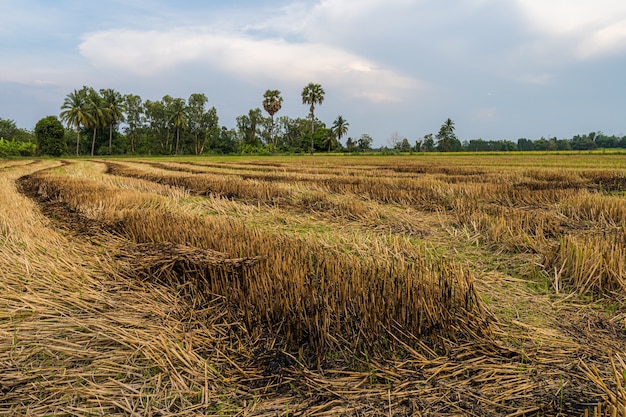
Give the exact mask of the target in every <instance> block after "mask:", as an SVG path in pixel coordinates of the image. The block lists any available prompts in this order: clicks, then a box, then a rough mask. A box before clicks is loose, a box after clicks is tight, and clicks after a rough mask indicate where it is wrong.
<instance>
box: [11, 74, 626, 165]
mask: <svg viewBox="0 0 626 417" xmlns="http://www.w3.org/2000/svg"><path fill="white" fill-rule="evenodd" d="M324 95H325V91H324V89H323V88H322V86H321V85H319V84H314V83H309V84H308V85H307V86H306V87H304V88H303V90H302V104H303V105H306V106H309V112H308V114H307V115H306V117H296V118H291V117H289V116H286V115H283V116H278V115H277V113H278V112H279V110H280V109H281V107H282V104H283V98H282V97H281V92H280V91H279V90H267V91H266V92H265V94H264V95H263V97H259V104H260V107H256V108H253V109H250V110H249V111H248V112H247V113H245V114H242V115H240V116H237V118H236V120H235V122H236V127H235V128H229V127H226V126H223V125H220V121H219V117H218V112H217V109H216V108H215V107H213V106H210V105H209V99H208V97H207V96H206V95H205V94H202V93H193V94H191V95H190V96H189V98H187V99H184V98H181V97H172V96H169V95H165V96H163V98H162V99H161V100H154V101H152V100H145V101H144V100H143V99H142V98H141V97H140V96H138V95H135V94H125V95H124V94H122V93H120V92H118V91H115V90H113V89H110V88H109V89H101V90H99V91H96V90H95V89H93V88H92V87H88V86H83V87H82V88H81V89H79V90H74V91H73V92H71V93H69V94H68V95H67V96H66V97H65V100H64V101H63V103H62V105H61V107H60V109H61V112H60V115H59V117H60V120H61V121H62V122H64V124H65V126H66V132H65V139H64V141H65V146H64V147H63V150H64V151H63V152H64V153H66V154H67V153H69V154H75V155H92V156H93V155H181V154H186V155H202V154H274V153H276V152H278V153H292V154H298V153H305V152H311V153H314V152H348V153H358V152H372V151H379V152H383V153H408V152H419V153H421V152H514V151H570V150H574V151H587V150H594V149H615V148H621V149H626V136H615V135H611V136H608V135H605V134H603V133H602V132H590V133H586V134H579V135H575V136H574V137H572V138H563V139H558V138H557V137H549V138H545V137H541V138H539V139H534V140H533V139H527V138H519V139H517V141H512V140H508V139H502V140H483V139H480V138H479V139H471V140H464V141H461V140H459V139H458V138H457V136H456V134H455V132H454V131H455V124H454V121H453V120H452V119H450V118H448V119H447V120H446V121H444V123H443V124H442V126H441V128H440V129H439V131H438V133H437V134H433V133H428V134H424V135H422V136H420V137H419V138H418V139H412V140H409V139H408V138H406V137H403V136H401V135H400V134H398V133H397V132H395V133H392V134H391V136H390V137H389V138H378V139H385V142H386V145H383V146H381V147H379V148H377V149H373V147H372V145H373V143H374V138H372V137H371V136H370V135H369V134H367V133H362V134H360V135H359V136H353V135H348V133H349V126H350V123H349V122H348V120H346V119H345V118H344V117H343V116H342V115H338V116H337V117H336V119H335V120H334V122H333V123H332V125H331V126H327V125H326V123H325V122H323V121H321V120H319V119H318V118H316V117H315V107H316V106H319V105H322V103H323V102H324ZM261 107H262V108H263V110H265V113H264V112H263V110H262V109H261ZM265 114H267V116H265ZM0 138H2V139H4V141H2V142H0V156H5V157H6V156H18V155H26V156H29V155H34V154H35V152H39V153H40V154H49V152H47V151H45V150H42V149H39V150H38V151H37V148H36V147H35V146H34V143H35V138H34V135H33V134H32V133H31V132H29V131H27V130H24V129H19V128H17V127H16V126H15V122H13V121H12V120H4V119H2V118H0ZM24 143H27V144H26V145H24ZM55 149H56V148H55ZM57 150H58V149H57Z"/></svg>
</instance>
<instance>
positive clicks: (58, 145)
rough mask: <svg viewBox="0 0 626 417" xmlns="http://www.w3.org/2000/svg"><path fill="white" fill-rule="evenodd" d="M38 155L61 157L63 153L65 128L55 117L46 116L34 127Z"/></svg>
mask: <svg viewBox="0 0 626 417" xmlns="http://www.w3.org/2000/svg"><path fill="white" fill-rule="evenodd" d="M35 137H36V138H37V146H38V149H39V154H40V155H50V156H55V157H58V156H61V155H63V154H64V153H65V128H64V127H63V124H62V123H61V122H60V121H59V119H57V118H56V116H48V117H45V118H43V119H41V120H39V121H38V122H37V124H36V125H35Z"/></svg>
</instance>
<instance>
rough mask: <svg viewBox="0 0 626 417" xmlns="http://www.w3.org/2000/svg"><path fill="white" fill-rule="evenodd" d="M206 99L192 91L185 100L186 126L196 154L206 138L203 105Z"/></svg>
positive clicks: (200, 151) (201, 149) (202, 146)
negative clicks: (187, 118)
mask: <svg viewBox="0 0 626 417" xmlns="http://www.w3.org/2000/svg"><path fill="white" fill-rule="evenodd" d="M208 101H209V99H208V98H207V96H206V95H204V94H201V93H194V94H192V95H190V96H189V99H188V100H187V116H188V117H189V122H188V127H189V132H190V133H191V135H192V136H193V148H194V152H195V154H196V155H200V154H201V153H202V151H203V149H204V144H205V142H206V138H207V128H206V126H205V122H206V118H205V114H206V113H205V107H206V103H207V102H208Z"/></svg>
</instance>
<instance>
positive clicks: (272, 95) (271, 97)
mask: <svg viewBox="0 0 626 417" xmlns="http://www.w3.org/2000/svg"><path fill="white" fill-rule="evenodd" d="M282 105H283V98H282V97H281V96H280V91H278V90H267V91H266V92H265V94H263V108H264V109H265V111H266V112H267V113H268V114H269V115H270V118H271V119H272V124H271V127H270V138H271V140H272V155H273V154H274V147H275V145H276V136H274V115H275V114H276V112H278V110H280V108H281V107H282Z"/></svg>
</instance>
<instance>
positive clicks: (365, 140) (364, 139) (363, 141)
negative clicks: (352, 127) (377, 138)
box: [357, 133, 374, 152]
mask: <svg viewBox="0 0 626 417" xmlns="http://www.w3.org/2000/svg"><path fill="white" fill-rule="evenodd" d="M372 142H374V140H373V139H372V137H371V136H370V135H368V134H367V133H364V134H362V135H361V137H360V138H359V140H358V142H357V146H358V147H359V150H360V151H361V152H365V151H371V150H372Z"/></svg>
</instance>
